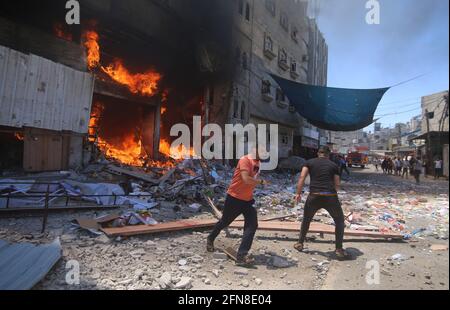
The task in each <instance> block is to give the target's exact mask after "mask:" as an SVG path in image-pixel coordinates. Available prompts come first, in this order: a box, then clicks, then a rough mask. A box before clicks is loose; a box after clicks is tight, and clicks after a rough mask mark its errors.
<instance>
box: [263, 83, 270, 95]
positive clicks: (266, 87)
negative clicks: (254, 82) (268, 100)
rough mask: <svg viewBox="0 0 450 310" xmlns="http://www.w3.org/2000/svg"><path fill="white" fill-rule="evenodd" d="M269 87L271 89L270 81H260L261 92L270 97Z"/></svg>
mask: <svg viewBox="0 0 450 310" xmlns="http://www.w3.org/2000/svg"><path fill="white" fill-rule="evenodd" d="M270 87H271V84H270V81H268V80H264V81H262V88H261V92H262V93H263V94H264V95H270Z"/></svg>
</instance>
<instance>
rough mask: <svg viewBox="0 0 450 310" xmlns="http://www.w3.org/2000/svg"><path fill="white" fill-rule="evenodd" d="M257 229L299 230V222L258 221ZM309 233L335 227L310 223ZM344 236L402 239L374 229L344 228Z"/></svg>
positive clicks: (239, 223)
mask: <svg viewBox="0 0 450 310" xmlns="http://www.w3.org/2000/svg"><path fill="white" fill-rule="evenodd" d="M258 226H259V228H258V229H259V230H263V231H279V232H300V226H301V223H300V222H259V225H258ZM230 228H235V229H243V228H244V222H242V221H237V222H234V223H232V224H231V225H230ZM309 233H321V234H331V235H334V233H335V227H334V226H332V225H326V224H321V223H311V227H310V229H309ZM345 236H352V237H368V238H386V239H388V238H392V239H403V235H401V234H399V233H395V232H389V233H381V232H375V231H363V230H345Z"/></svg>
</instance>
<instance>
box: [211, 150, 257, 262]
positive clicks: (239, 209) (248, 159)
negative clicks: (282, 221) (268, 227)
mask: <svg viewBox="0 0 450 310" xmlns="http://www.w3.org/2000/svg"><path fill="white" fill-rule="evenodd" d="M254 153H256V155H255V156H252V155H246V156H244V157H242V158H241V159H240V161H239V163H238V165H237V167H236V170H235V172H234V176H233V180H232V181H231V185H230V187H229V189H228V192H227V198H226V200H225V208H224V210H223V216H222V219H221V220H220V221H219V222H218V223H217V224H216V226H215V227H214V230H213V231H212V233H211V234H210V235H209V237H208V240H207V250H208V252H214V241H215V239H216V238H217V236H218V235H219V234H220V232H221V231H222V230H223V229H225V228H227V227H228V226H229V225H230V224H231V223H233V222H234V220H235V219H236V218H237V217H238V216H239V215H241V214H243V215H244V219H245V225H244V235H243V237H242V243H241V246H240V248H239V251H238V256H237V262H236V264H237V265H251V264H253V263H254V260H253V259H252V258H251V257H250V256H249V255H248V253H249V251H250V249H251V247H252V244H253V238H254V237H255V233H256V230H257V229H258V215H257V212H256V209H255V208H254V207H253V205H254V203H255V200H254V199H253V191H254V189H255V188H256V186H258V185H264V184H265V182H264V181H263V180H261V179H260V178H259V171H260V159H259V154H258V152H257V151H256V152H254Z"/></svg>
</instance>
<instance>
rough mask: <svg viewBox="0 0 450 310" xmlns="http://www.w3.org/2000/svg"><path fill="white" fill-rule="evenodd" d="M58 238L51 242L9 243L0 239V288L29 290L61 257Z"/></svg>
mask: <svg viewBox="0 0 450 310" xmlns="http://www.w3.org/2000/svg"><path fill="white" fill-rule="evenodd" d="M61 251H62V250H61V243H60V241H59V239H57V240H55V241H54V242H53V243H51V244H46V245H40V246H35V245H33V244H29V243H18V244H9V243H7V242H5V241H3V240H0V290H29V289H32V288H33V287H34V286H35V285H36V284H37V283H39V281H41V280H42V279H43V278H44V277H45V276H46V275H47V273H48V272H49V271H50V270H51V269H52V267H53V266H54V265H55V264H56V263H57V262H58V261H59V260H60V259H61Z"/></svg>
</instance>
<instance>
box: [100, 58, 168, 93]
mask: <svg viewBox="0 0 450 310" xmlns="http://www.w3.org/2000/svg"><path fill="white" fill-rule="evenodd" d="M102 70H103V72H105V73H106V74H108V75H109V76H110V77H111V78H112V79H113V80H114V81H116V82H117V83H119V84H122V85H125V86H127V87H128V89H129V90H130V91H131V92H132V93H133V94H138V93H139V94H141V95H144V96H153V95H154V94H155V93H156V91H157V90H158V82H159V80H160V79H161V75H160V74H159V73H157V72H154V71H152V70H150V71H147V72H146V73H137V74H132V73H130V72H129V71H128V69H127V68H125V66H124V65H123V64H122V62H121V61H120V60H116V61H115V63H114V64H111V65H109V66H108V67H106V68H105V67H102Z"/></svg>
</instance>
